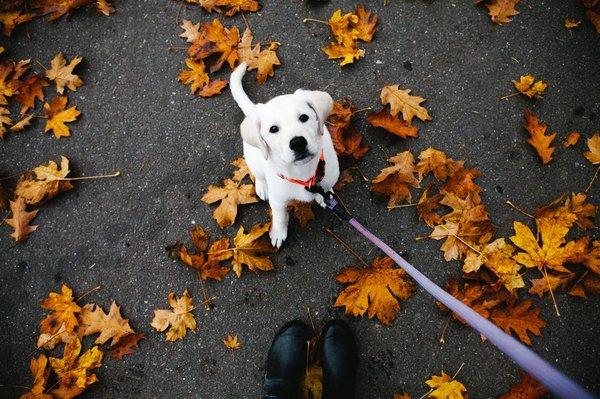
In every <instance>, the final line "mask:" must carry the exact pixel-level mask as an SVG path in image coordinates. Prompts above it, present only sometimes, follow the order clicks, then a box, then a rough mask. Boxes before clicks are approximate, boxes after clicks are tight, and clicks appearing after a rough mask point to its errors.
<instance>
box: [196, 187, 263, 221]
mask: <svg viewBox="0 0 600 399" xmlns="http://www.w3.org/2000/svg"><path fill="white" fill-rule="evenodd" d="M201 199H202V201H203V202H205V203H207V204H212V203H215V202H218V201H220V202H221V203H220V204H219V206H218V207H217V209H215V212H214V213H213V217H214V218H215V220H216V221H217V224H218V225H219V227H220V228H225V227H227V226H231V225H232V224H233V222H235V218H236V216H237V207H238V205H240V204H252V203H255V202H258V198H257V197H256V196H255V195H254V185H252V184H240V182H235V181H233V180H231V179H224V180H223V186H222V187H218V186H215V185H212V184H211V185H210V186H208V191H207V192H206V194H204V196H202V198H201Z"/></svg>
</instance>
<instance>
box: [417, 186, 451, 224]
mask: <svg viewBox="0 0 600 399" xmlns="http://www.w3.org/2000/svg"><path fill="white" fill-rule="evenodd" d="M431 187H433V185H432V184H430V185H429V186H427V187H426V188H425V190H423V193H422V194H421V198H419V202H418V203H417V214H418V215H419V219H421V220H422V221H424V222H425V224H426V225H427V226H429V227H431V228H433V227H434V226H435V225H437V224H440V223H443V220H442V217H441V216H440V215H438V214H437V213H436V211H437V210H438V209H440V208H441V207H442V205H441V204H440V201H441V200H442V198H443V197H444V196H443V195H442V194H440V193H437V194H435V195H434V196H433V197H428V195H429V190H430V189H431Z"/></svg>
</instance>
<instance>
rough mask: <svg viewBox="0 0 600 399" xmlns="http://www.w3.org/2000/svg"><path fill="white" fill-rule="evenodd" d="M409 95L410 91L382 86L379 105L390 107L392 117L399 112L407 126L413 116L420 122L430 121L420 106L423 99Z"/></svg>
mask: <svg viewBox="0 0 600 399" xmlns="http://www.w3.org/2000/svg"><path fill="white" fill-rule="evenodd" d="M409 93H410V89H406V90H402V89H400V88H399V87H398V85H392V86H384V87H383V89H381V104H383V105H386V104H389V105H390V114H391V115H392V116H397V115H398V113H400V112H401V113H402V117H403V118H404V120H405V121H406V122H407V123H408V124H409V125H410V124H411V123H412V120H413V118H414V117H415V116H416V117H417V118H419V119H420V120H422V121H427V120H431V116H429V112H427V109H425V108H424V107H422V106H421V105H420V104H421V103H422V102H423V101H425V98H423V97H418V96H411V95H410V94H409Z"/></svg>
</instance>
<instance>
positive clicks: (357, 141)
mask: <svg viewBox="0 0 600 399" xmlns="http://www.w3.org/2000/svg"><path fill="white" fill-rule="evenodd" d="M354 113H355V108H354V105H353V104H352V102H351V101H350V100H349V99H347V98H346V99H344V102H343V103H339V102H337V101H334V103H333V110H332V111H331V114H330V115H329V118H328V119H327V122H326V124H327V129H328V130H329V133H330V135H331V140H332V142H333V147H334V148H335V151H336V153H337V154H338V156H348V157H352V158H354V159H360V158H362V157H364V156H365V154H366V153H367V151H369V146H367V145H365V144H363V142H362V139H363V135H362V134H360V133H359V132H358V130H356V129H355V128H354V127H352V128H351V127H350V123H351V120H352V117H353V116H354Z"/></svg>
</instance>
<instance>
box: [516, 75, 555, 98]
mask: <svg viewBox="0 0 600 399" xmlns="http://www.w3.org/2000/svg"><path fill="white" fill-rule="evenodd" d="M512 84H513V85H514V86H515V89H517V90H518V91H519V93H521V94H524V95H526V96H527V97H529V98H542V97H543V95H544V92H545V91H546V88H547V87H548V85H547V84H546V83H544V82H543V81H542V80H538V81H537V82H536V81H535V78H534V77H533V76H532V75H522V76H521V77H520V78H519V80H518V81H517V80H513V81H512Z"/></svg>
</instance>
